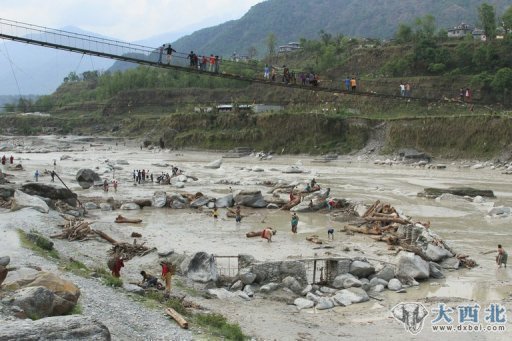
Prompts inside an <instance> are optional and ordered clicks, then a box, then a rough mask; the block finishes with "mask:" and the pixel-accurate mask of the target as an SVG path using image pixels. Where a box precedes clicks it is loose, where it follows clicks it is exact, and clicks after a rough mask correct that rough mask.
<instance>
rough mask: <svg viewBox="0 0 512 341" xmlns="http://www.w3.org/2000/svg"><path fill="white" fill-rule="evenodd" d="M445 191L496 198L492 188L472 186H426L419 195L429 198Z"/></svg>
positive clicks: (464, 195)
mask: <svg viewBox="0 0 512 341" xmlns="http://www.w3.org/2000/svg"><path fill="white" fill-rule="evenodd" d="M443 193H450V194H453V195H458V196H461V197H466V196H467V197H476V196H481V197H486V198H496V197H495V196H494V192H493V191H492V190H480V189H475V188H471V187H450V188H425V190H424V191H423V193H419V194H418V196H426V197H427V198H437V197H438V196H440V195H442V194H443Z"/></svg>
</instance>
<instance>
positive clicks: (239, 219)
mask: <svg viewBox="0 0 512 341" xmlns="http://www.w3.org/2000/svg"><path fill="white" fill-rule="evenodd" d="M235 221H236V222H237V223H240V222H242V213H241V212H240V205H238V206H237V207H236V210H235Z"/></svg>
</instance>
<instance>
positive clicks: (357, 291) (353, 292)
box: [333, 288, 370, 306]
mask: <svg viewBox="0 0 512 341" xmlns="http://www.w3.org/2000/svg"><path fill="white" fill-rule="evenodd" d="M333 299H334V300H335V301H336V302H338V304H340V305H342V306H348V305H351V304H353V303H361V302H366V301H369V300H370V297H369V296H368V294H367V293H366V291H364V290H363V289H361V288H349V289H343V290H340V291H338V292H337V293H336V295H334V297H333Z"/></svg>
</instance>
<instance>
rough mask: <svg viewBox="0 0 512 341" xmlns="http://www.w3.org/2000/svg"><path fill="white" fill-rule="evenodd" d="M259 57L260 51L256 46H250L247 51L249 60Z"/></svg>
mask: <svg viewBox="0 0 512 341" xmlns="http://www.w3.org/2000/svg"><path fill="white" fill-rule="evenodd" d="M257 55H258V50H257V49H256V48H255V47H254V46H250V47H249V48H248V49H247V56H248V57H249V59H253V58H254V57H256V56H257Z"/></svg>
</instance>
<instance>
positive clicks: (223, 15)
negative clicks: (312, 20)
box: [1, 0, 264, 41]
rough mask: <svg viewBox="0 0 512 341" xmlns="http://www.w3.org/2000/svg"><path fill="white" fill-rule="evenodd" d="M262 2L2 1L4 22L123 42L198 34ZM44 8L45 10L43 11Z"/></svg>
mask: <svg viewBox="0 0 512 341" xmlns="http://www.w3.org/2000/svg"><path fill="white" fill-rule="evenodd" d="M262 1H264V0H194V1H187V2H185V1H183V0H73V1H69V0H45V1H44V2H42V1H41V0H2V14H1V16H2V17H3V18H5V19H9V20H16V21H22V22H26V23H31V24H35V25H40V26H46V27H51V28H60V27H64V26H77V27H79V28H82V29H84V30H88V31H92V32H96V33H99V34H102V35H105V36H110V37H113V38H118V39H121V40H128V41H133V40H138V39H143V38H147V37H150V36H153V35H158V34H161V33H165V32H175V31H183V30H184V29H189V30H190V31H194V30H197V29H201V28H203V27H204V25H214V24H220V23H222V22H224V21H227V20H233V19H238V18H240V17H241V16H242V15H244V14H245V13H246V12H247V11H248V10H249V8H250V7H251V6H253V5H255V4H257V3H260V2H262ZM43 3H44V5H43Z"/></svg>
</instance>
